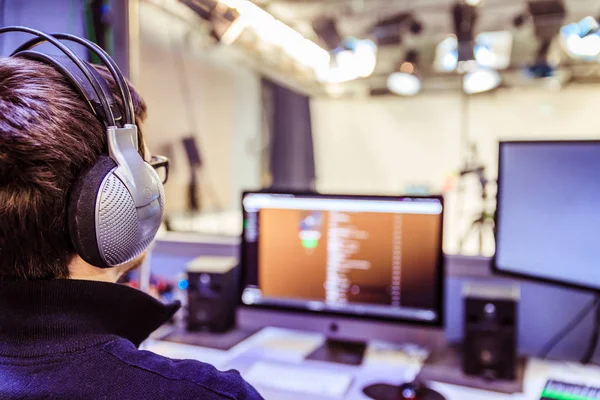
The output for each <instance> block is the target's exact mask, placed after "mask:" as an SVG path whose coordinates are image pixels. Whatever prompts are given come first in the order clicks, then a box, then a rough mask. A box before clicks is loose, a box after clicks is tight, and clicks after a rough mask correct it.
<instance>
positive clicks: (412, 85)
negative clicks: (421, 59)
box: [387, 50, 421, 96]
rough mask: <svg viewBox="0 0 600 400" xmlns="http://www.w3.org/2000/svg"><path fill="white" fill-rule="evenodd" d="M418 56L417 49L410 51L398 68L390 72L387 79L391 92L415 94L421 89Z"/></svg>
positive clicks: (401, 94) (407, 94)
mask: <svg viewBox="0 0 600 400" xmlns="http://www.w3.org/2000/svg"><path fill="white" fill-rule="evenodd" d="M417 58H418V55H417V52H416V51H414V50H411V51H409V52H408V53H407V54H406V60H405V61H404V62H403V63H402V64H400V66H399V67H398V70H397V71H395V72H393V73H392V74H390V76H389V77H388V80H387V87H388V90H389V91H390V92H392V93H394V94H397V95H400V96H414V95H416V94H417V93H419V92H420V91H421V79H419V76H418V75H417V73H416V66H417Z"/></svg>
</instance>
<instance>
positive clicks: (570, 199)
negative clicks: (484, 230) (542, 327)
mask: <svg viewBox="0 0 600 400" xmlns="http://www.w3.org/2000/svg"><path fill="white" fill-rule="evenodd" d="M497 197H498V206H497V211H496V255H495V257H494V260H493V263H492V264H493V268H494V270H495V272H498V273H503V274H509V275H512V276H516V277H523V278H531V279H535V280H539V281H543V282H547V283H554V284H558V285H563V286H570V287H576V288H581V289H586V290H592V291H599V290H600V239H599V238H600V141H543V142H501V143H500V149H499V168H498V195H497Z"/></svg>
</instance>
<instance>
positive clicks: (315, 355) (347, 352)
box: [306, 338, 367, 365]
mask: <svg viewBox="0 0 600 400" xmlns="http://www.w3.org/2000/svg"><path fill="white" fill-rule="evenodd" d="M366 348H367V344H366V343H363V342H347V341H345V340H339V339H330V338H328V339H326V340H325V342H324V343H323V344H322V345H321V346H319V347H318V348H317V349H315V351H313V352H312V353H311V354H309V355H308V356H307V357H306V359H307V360H317V361H327V362H332V363H338V364H346V365H360V364H361V363H362V360H363V355H364V354H365V350H366Z"/></svg>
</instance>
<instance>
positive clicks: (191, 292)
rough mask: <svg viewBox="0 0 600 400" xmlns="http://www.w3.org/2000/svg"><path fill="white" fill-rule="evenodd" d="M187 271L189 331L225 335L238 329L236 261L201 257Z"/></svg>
mask: <svg viewBox="0 0 600 400" xmlns="http://www.w3.org/2000/svg"><path fill="white" fill-rule="evenodd" d="M187 268H188V288H187V293H188V313H187V328H188V330H189V331H208V332H225V331H228V330H230V329H231V328H233V327H234V326H235V313H236V305H237V301H238V295H239V293H238V271H239V268H238V266H237V259H235V258H232V257H199V258H197V259H195V260H193V261H192V262H191V263H190V264H188V266H187Z"/></svg>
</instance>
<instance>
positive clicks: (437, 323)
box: [238, 190, 446, 328]
mask: <svg viewBox="0 0 600 400" xmlns="http://www.w3.org/2000/svg"><path fill="white" fill-rule="evenodd" d="M249 194H274V195H292V196H302V197H315V196H318V197H323V198H332V199H360V200H404V199H432V200H438V201H439V202H440V204H441V205H442V212H441V214H440V219H441V229H440V235H439V241H440V248H439V253H438V262H437V272H438V273H437V280H438V288H437V290H436V296H437V299H436V304H435V308H434V311H435V312H436V313H437V318H436V319H435V320H433V321H423V320H415V319H407V318H394V317H386V316H375V315H361V314H351V313H346V312H340V311H331V310H327V311H316V310H310V309H306V308H299V307H283V306H275V305H265V304H252V305H248V304H245V303H243V302H242V293H243V290H244V285H245V283H246V267H245V265H246V256H247V255H246V254H245V253H246V239H245V237H246V235H245V233H246V226H245V224H242V225H243V227H242V234H241V240H240V274H239V291H238V292H239V293H238V305H239V306H240V307H242V308H248V309H257V310H273V311H285V312H288V313H297V314H298V315H313V316H324V317H338V318H347V319H348V318H350V319H357V320H364V321H380V322H386V323H400V324H406V325H414V326H427V327H434V328H444V327H445V322H446V315H445V314H446V313H445V307H444V294H445V286H446V273H445V261H444V252H443V237H444V197H443V196H442V195H424V196H420V195H418V196H417V195H415V196H390V195H363V194H337V193H335V194H334V193H332V194H329V193H317V192H308V191H275V190H260V191H245V192H243V193H242V197H241V200H242V202H243V199H244V197H246V196H247V195H249ZM242 215H245V210H244V205H243V203H242Z"/></svg>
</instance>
